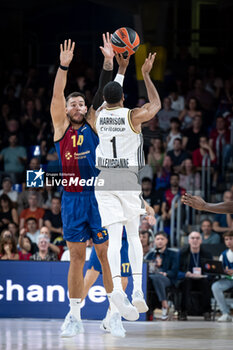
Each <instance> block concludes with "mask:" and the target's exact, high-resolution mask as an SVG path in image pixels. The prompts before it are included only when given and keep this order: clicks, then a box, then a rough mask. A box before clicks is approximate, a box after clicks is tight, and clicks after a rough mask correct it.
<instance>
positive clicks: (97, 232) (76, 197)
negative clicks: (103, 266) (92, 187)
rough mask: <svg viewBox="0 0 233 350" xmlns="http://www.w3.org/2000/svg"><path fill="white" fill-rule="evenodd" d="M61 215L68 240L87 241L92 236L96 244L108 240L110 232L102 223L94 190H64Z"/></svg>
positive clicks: (64, 236) (64, 233)
mask: <svg viewBox="0 0 233 350" xmlns="http://www.w3.org/2000/svg"><path fill="white" fill-rule="evenodd" d="M61 216H62V222H63V238H64V239H65V240H66V241H68V242H86V241H87V240H88V239H90V238H92V239H93V242H94V243H95V244H100V243H103V242H105V241H107V240H108V232H107V230H106V229H104V228H103V227H102V225H101V217H100V214H99V209H98V204H97V201H96V198H95V193H94V192H89V191H86V192H66V191H64V192H63V195H62V205H61Z"/></svg>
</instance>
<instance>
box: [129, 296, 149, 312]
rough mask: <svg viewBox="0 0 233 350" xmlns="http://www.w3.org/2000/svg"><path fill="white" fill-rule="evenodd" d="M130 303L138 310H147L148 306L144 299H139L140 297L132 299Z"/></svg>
mask: <svg viewBox="0 0 233 350" xmlns="http://www.w3.org/2000/svg"><path fill="white" fill-rule="evenodd" d="M132 304H133V305H134V306H135V307H136V309H137V310H138V312H139V313H140V314H141V313H144V312H147V311H148V310H149V308H148V306H147V305H146V302H145V300H141V299H134V300H133V301H132Z"/></svg>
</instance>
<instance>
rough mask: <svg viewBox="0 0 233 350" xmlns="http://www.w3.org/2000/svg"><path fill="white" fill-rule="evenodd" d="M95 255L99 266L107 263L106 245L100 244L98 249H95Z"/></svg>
mask: <svg viewBox="0 0 233 350" xmlns="http://www.w3.org/2000/svg"><path fill="white" fill-rule="evenodd" d="M96 254H97V256H98V259H99V261H100V262H101V264H102V263H105V262H106V261H108V245H107V244H106V245H105V244H101V245H100V246H99V247H98V249H96Z"/></svg>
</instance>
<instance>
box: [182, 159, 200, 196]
mask: <svg viewBox="0 0 233 350" xmlns="http://www.w3.org/2000/svg"><path fill="white" fill-rule="evenodd" d="M179 186H180V187H183V188H184V189H185V190H186V191H189V192H192V193H193V194H195V195H199V194H200V190H201V177H200V174H199V173H198V172H197V171H196V168H195V166H194V165H193V161H192V159H190V158H187V159H185V160H184V161H183V163H182V165H181V170H180V182H179Z"/></svg>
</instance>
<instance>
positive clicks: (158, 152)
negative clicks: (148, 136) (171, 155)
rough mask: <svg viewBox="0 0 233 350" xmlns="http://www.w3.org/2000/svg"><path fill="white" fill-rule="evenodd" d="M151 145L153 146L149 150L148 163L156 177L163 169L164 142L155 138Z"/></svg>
mask: <svg viewBox="0 0 233 350" xmlns="http://www.w3.org/2000/svg"><path fill="white" fill-rule="evenodd" d="M151 143H152V146H151V147H150V150H149V154H148V158H147V163H148V165H150V166H151V168H152V170H153V174H154V175H155V174H157V173H158V171H159V170H160V169H161V168H162V165H163V160H164V156H165V152H164V146H163V141H162V139H161V138H160V137H155V138H153V139H152V140H151Z"/></svg>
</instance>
